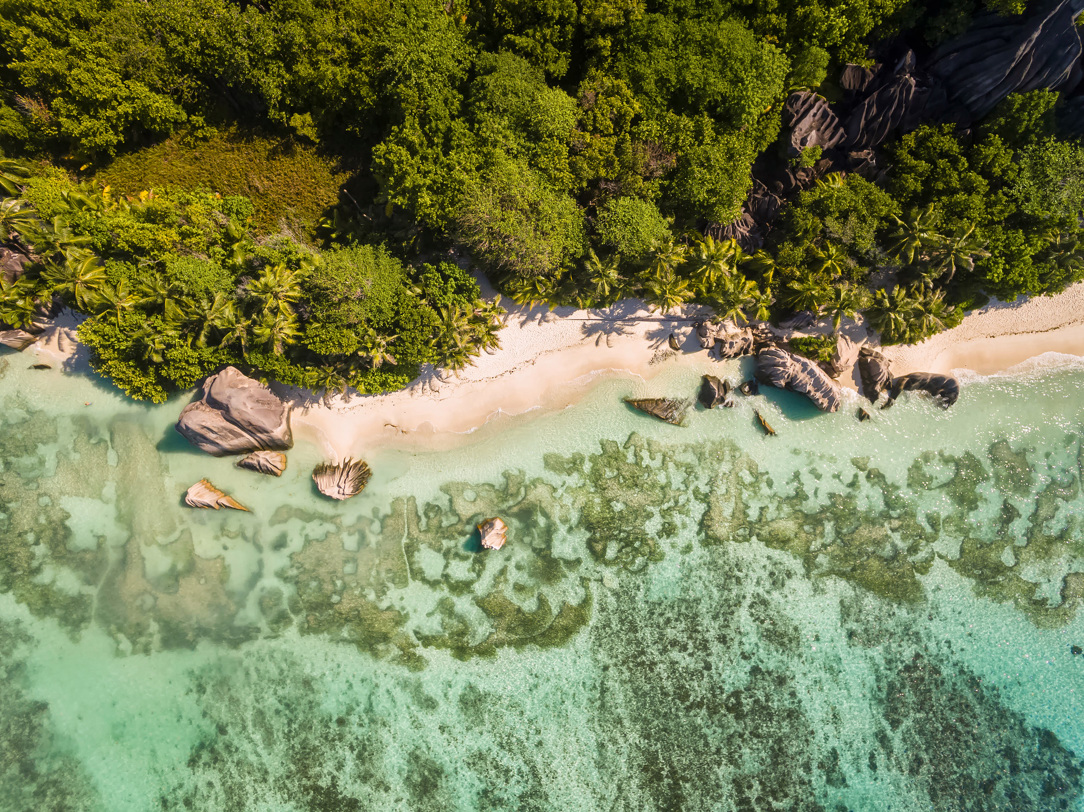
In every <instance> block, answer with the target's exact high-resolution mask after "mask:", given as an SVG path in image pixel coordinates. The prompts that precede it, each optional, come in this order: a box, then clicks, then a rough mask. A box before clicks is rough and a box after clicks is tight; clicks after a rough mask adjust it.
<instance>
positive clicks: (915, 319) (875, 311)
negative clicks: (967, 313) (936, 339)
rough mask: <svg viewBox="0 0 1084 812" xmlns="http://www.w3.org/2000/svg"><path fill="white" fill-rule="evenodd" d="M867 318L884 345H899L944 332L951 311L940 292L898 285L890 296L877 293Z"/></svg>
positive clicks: (881, 291)
mask: <svg viewBox="0 0 1084 812" xmlns="http://www.w3.org/2000/svg"><path fill="white" fill-rule="evenodd" d="M867 315H868V316H869V319H870V324H871V325H872V326H873V328H874V329H875V330H877V331H878V332H879V333H880V334H881V338H882V340H883V341H884V342H885V343H886V344H899V343H903V342H913V341H920V340H921V339H923V338H926V337H928V336H930V335H933V334H934V333H936V332H939V331H940V330H943V329H945V328H946V327H947V326H948V322H949V320H950V319H951V318H952V316H953V315H954V308H952V307H950V306H949V305H947V304H946V303H945V298H944V293H942V292H941V291H927V290H924V289H923V288H921V287H913V288H911V289H910V290H908V289H905V288H904V287H903V286H902V285H897V286H896V288H895V290H893V291H892V292H891V293H889V292H888V291H886V290H883V289H882V290H878V291H877V292H876V293H875V294H874V295H873V304H872V305H871V306H870V309H869V310H868V311H867Z"/></svg>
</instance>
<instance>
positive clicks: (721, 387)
mask: <svg viewBox="0 0 1084 812" xmlns="http://www.w3.org/2000/svg"><path fill="white" fill-rule="evenodd" d="M729 394H730V384H729V383H728V382H727V381H724V380H722V379H720V378H716V377H715V376H714V375H705V376H704V377H703V378H702V379H701V383H700V403H701V404H702V405H703V407H704V408H705V409H714V408H715V407H716V406H718V405H719V404H720V403H725V402H726V396H727V395H729Z"/></svg>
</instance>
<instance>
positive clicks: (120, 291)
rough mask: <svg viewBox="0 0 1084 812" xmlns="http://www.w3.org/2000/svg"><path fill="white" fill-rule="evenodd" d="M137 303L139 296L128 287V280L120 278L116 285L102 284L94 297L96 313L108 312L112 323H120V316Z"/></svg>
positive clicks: (129, 310)
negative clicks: (111, 317)
mask: <svg viewBox="0 0 1084 812" xmlns="http://www.w3.org/2000/svg"><path fill="white" fill-rule="evenodd" d="M137 304H139V297H137V296H136V295H135V294H133V293H132V291H131V289H130V288H129V287H128V280H127V279H121V280H120V281H119V282H117V284H116V285H103V286H102V287H101V288H100V289H99V290H98V293H97V295H96V296H95V297H94V312H95V314H96V315H101V314H103V313H107V312H108V313H110V314H111V315H112V316H113V322H114V324H120V320H121V317H122V316H123V315H124V314H125V313H129V312H131V311H132V310H133V309H134V308H135V306H136V305H137Z"/></svg>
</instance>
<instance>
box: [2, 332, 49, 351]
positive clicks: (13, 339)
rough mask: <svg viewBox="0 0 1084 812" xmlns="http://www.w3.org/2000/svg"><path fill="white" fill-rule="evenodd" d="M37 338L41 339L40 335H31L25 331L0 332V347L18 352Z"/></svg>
mask: <svg viewBox="0 0 1084 812" xmlns="http://www.w3.org/2000/svg"><path fill="white" fill-rule="evenodd" d="M0 326H2V325H0ZM39 338H41V334H40V333H31V332H27V331H26V330H19V329H15V330H0V346H2V347H10V348H11V349H13V350H18V351H19V352H22V351H23V350H25V349H26V348H27V347H29V346H30V345H31V344H33V343H34V342H35V341H37V340H38V339H39Z"/></svg>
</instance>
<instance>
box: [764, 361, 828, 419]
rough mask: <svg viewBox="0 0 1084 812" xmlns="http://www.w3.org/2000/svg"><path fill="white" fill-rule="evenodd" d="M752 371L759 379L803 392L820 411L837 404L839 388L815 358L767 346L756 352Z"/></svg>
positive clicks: (826, 410) (771, 384) (782, 387)
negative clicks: (754, 366) (755, 365)
mask: <svg viewBox="0 0 1084 812" xmlns="http://www.w3.org/2000/svg"><path fill="white" fill-rule="evenodd" d="M756 375H757V379H758V380H759V381H760V382H761V383H766V384H769V385H770V386H775V387H778V388H780V389H790V390H791V391H792V392H797V393H798V394H800V395H805V396H806V397H807V398H809V399H810V400H811V401H813V405H814V406H816V407H817V408H818V409H820V410H821V411H822V412H834V411H836V410H837V409H838V408H839V404H840V394H839V388H838V387H837V386H836V384H835V382H834V381H833V380H832V379H831V378H829V377H828V373H826V372H825V371H824V370H823V369H821V368H820V367H819V366H817V364H816V362H814V361H811V360H810V359H808V358H803V357H802V356H800V355H795V354H794V353H792V352H788V351H787V350H784V349H783V348H782V347H767V348H765V349H763V350H761V351H760V352H759V353H758V354H757V372H756Z"/></svg>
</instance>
